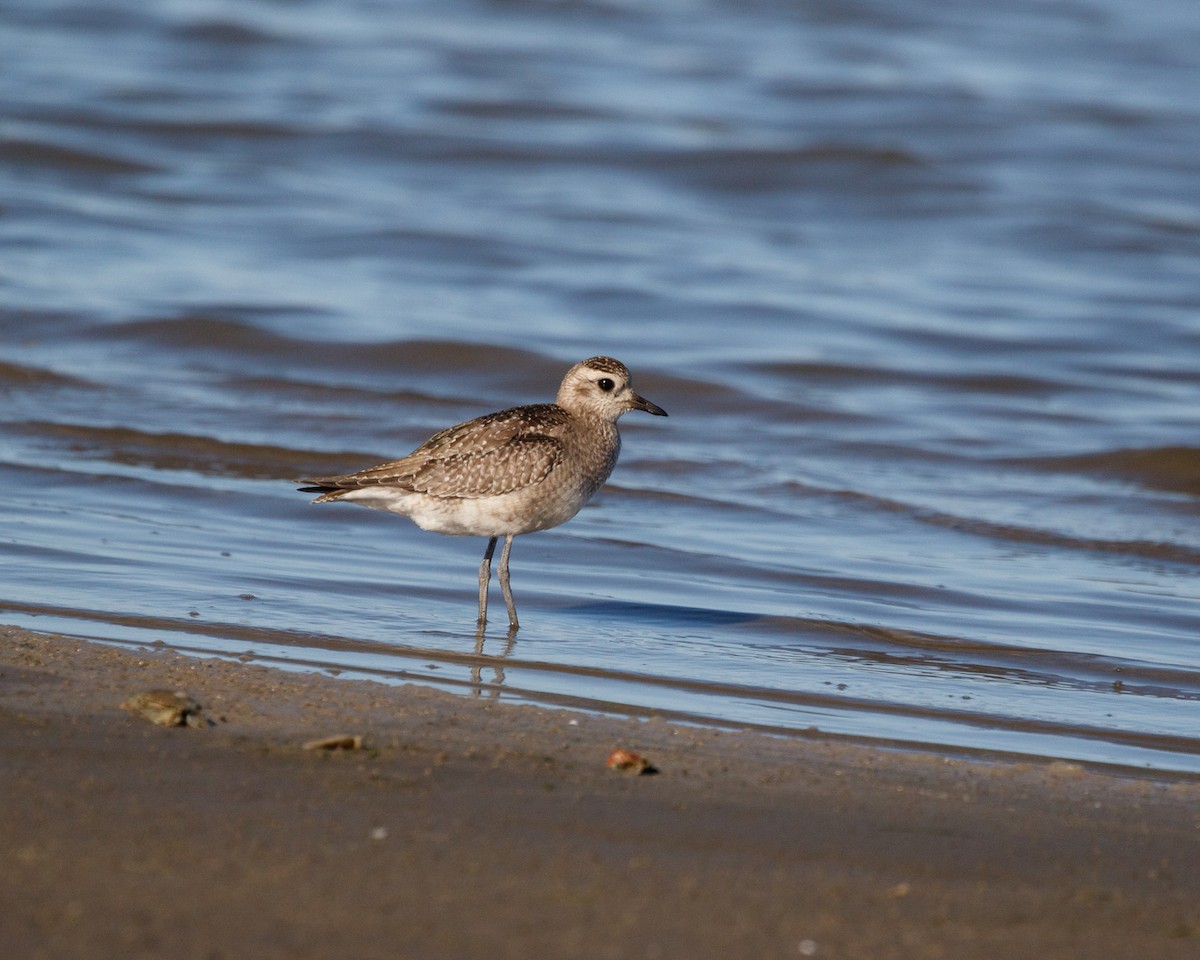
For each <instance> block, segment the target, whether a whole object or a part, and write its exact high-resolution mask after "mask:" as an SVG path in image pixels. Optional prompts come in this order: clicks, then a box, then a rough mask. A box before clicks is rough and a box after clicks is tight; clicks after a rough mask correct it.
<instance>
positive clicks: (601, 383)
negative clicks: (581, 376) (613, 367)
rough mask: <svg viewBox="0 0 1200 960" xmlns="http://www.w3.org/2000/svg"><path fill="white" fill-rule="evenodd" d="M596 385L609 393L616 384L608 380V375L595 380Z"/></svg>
mask: <svg viewBox="0 0 1200 960" xmlns="http://www.w3.org/2000/svg"><path fill="white" fill-rule="evenodd" d="M596 386H598V387H599V388H600V389H601V390H603V391H604V392H605V393H611V392H612V389H613V387H615V386H616V384H615V383H613V382H612V381H611V380H609V379H608V377H605V378H604V379H603V380H597V381H596Z"/></svg>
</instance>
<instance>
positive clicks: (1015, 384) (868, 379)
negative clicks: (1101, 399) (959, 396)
mask: <svg viewBox="0 0 1200 960" xmlns="http://www.w3.org/2000/svg"><path fill="white" fill-rule="evenodd" d="M747 368H748V369H750V370H752V371H753V372H755V373H759V374H763V375H766V376H771V377H777V378H780V379H784V380H789V381H796V382H799V383H808V384H813V383H816V384H820V385H822V386H836V385H843V384H844V385H849V386H852V387H855V388H858V387H862V386H863V385H864V384H867V385H880V386H926V387H933V388H936V389H944V390H951V391H954V392H956V393H958V392H965V393H981V394H995V395H1001V396H1030V397H1045V396H1050V395H1052V394H1056V393H1061V392H1062V391H1064V390H1067V389H1070V385H1068V384H1065V383H1062V382H1060V381H1056V380H1050V379H1047V378H1044V377H1030V376H1022V375H1019V374H1011V373H988V372H981V373H934V372H929V371H925V370H901V369H897V368H894V367H879V366H873V365H860V364H842V363H819V362H812V361H796V362H791V363H789V362H784V363H780V362H769V363H755V364H748V365H747Z"/></svg>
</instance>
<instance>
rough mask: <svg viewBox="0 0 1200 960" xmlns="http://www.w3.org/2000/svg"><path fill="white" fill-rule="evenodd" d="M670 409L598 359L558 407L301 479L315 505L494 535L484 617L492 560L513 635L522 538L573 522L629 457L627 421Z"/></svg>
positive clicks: (581, 369)
mask: <svg viewBox="0 0 1200 960" xmlns="http://www.w3.org/2000/svg"><path fill="white" fill-rule="evenodd" d="M631 410H640V411H643V412H645V413H649V414H652V415H654V416H656V417H665V416H667V411H666V410H664V409H663V408H662V407H660V406H658V405H657V404H655V403H651V402H650V401H649V400H647V399H646V398H645V397H642V396H639V395H638V394H637V393H636V392H635V391H634V389H633V384H632V379H631V377H630V374H629V370H628V368H627V367H626V366H625V364H623V363H621V362H620V361H619V360H614V359H613V358H612V357H602V356H601V357H591V358H590V359H588V360H584V361H582V362H580V363H577V364H575V365H574V366H573V367H571V369H570V370H568V371H567V373H566V376H564V377H563V380H562V384H561V385H560V386H559V388H558V394H557V396H556V397H555V400H554V402H553V403H535V404H528V405H526V406H520V407H511V408H509V409H507V410H500V411H497V412H496V413H488V414H485V415H483V416H481V417H476V418H475V419H473V420H467V421H465V422H464V423H460V424H457V425H455V426H453V427H448V428H446V429H445V430H442V431H440V432H439V433H435V434H434V435H433V436H432V437H430V438H429V439H428V440H426V441H425V442H424V443H423V444H421V445H420V446H419V447H417V448H416V449H415V450H414V451H413V452H412V453H410V454H409V455H408V456H406V457H402V458H401V459H399V460H392V461H389V462H388V463H381V464H379V465H378V466H374V467H368V468H367V469H365V470H359V471H358V472H357V473H349V474H345V475H344V476H336V477H311V478H308V479H302V480H298V481H296V482H297V483H301V484H304V486H302V487H300V488H299V489H300V491H301V492H303V493H316V494H319V496H317V497H316V498H315V499H314V500H313V501H312V502H313V503H332V502H335V501H339V502H348V503H357V504H360V505H361V506H364V507H373V508H375V509H377V510H386V511H388V512H390V513H398V514H401V515H403V516H406V517H409V518H410V519H411V520H412V521H413V522H414V523H416V525H417V526H418V527H420V528H421V529H423V530H431V531H434V532H436V533H442V534H448V535H451V536H483V537H488V544H487V549H486V550H485V551H484V554H483V561H482V563H480V565H479V617H478V620H477V624H478V627H479V629H480V630H481V631H482V629H483V627H484V625H485V624H486V623H487V605H488V587H489V585H490V583H491V567H492V555H493V553H494V552H495V550H496V544H497V542H498V541H499V539H500V538H501V537H503V538H504V547H503V549H502V550H501V552H500V569H499V581H500V592H501V594H502V595H503V596H504V605H505V608H506V609H507V611H508V622H509V632H510V636H511V635H512V634H513V633H515V631H516V630H518V629H519V628H520V622H519V620H518V618H517V608H516V605H515V604H514V602H513V596H512V588H511V586H510V584H509V574H508V562H509V556H510V554H511V552H512V543H513V538H514V537H516V536H519V535H521V534H525V533H536V532H537V531H539V530H548V529H550V528H551V527H557V526H558V525H559V524H562V523H566V522H567V521H568V520H570V519H571V518H572V517H574V516H575V514H577V513H578V512H579V511H580V509H581V508H582V507H583V505H584V504H586V503H587V502H588V501H589V500H590V499H591V498H592V497H593V496H594V495H595V493H596V491H598V490H599V489H600V488H601V487H602V486H603V485H604V482H605V481H606V480H607V479H608V478H609V475H610V474H611V473H612V471H613V467H615V466H616V463H617V456H618V455H619V454H620V452H621V434H620V433H619V432H618V430H617V420H619V419H620V418H621V417H622V416H624V415H625V414H626V413H629V412H630V411H631Z"/></svg>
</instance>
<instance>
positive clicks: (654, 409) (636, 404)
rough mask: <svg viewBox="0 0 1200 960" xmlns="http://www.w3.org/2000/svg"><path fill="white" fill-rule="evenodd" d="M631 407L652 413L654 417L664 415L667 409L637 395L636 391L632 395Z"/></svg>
mask: <svg viewBox="0 0 1200 960" xmlns="http://www.w3.org/2000/svg"><path fill="white" fill-rule="evenodd" d="M633 409H634V410H645V411H646V412H647V413H652V414H654V415H655V416H656V417H665V416H666V415H667V411H666V410H664V409H663V408H662V407H660V406H659V405H658V404H657V403H651V402H650V401H649V400H647V399H646V398H645V397H639V396H638V395H637V394H636V393H635V394H634V395H633Z"/></svg>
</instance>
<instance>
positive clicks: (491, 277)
mask: <svg viewBox="0 0 1200 960" xmlns="http://www.w3.org/2000/svg"><path fill="white" fill-rule="evenodd" d="M0 59H2V62H4V63H5V90H6V101H7V103H6V110H5V118H4V122H3V125H2V126H0V164H3V169H4V171H5V175H4V178H3V184H4V186H3V199H2V208H0V397H2V398H3V401H4V402H3V405H2V406H0V481H2V482H0V491H2V492H0V497H2V498H3V503H4V513H3V516H4V528H3V532H2V533H0V563H2V564H3V571H4V584H3V586H2V587H0V618H3V620H4V621H6V622H11V623H19V624H21V625H25V626H30V627H33V628H40V629H47V630H59V631H63V632H66V633H70V634H76V635H84V636H91V637H98V638H103V639H108V640H112V641H116V642H121V643H130V644H136V643H150V642H155V641H165V642H166V643H168V644H171V645H173V646H178V647H180V648H182V649H188V650H195V651H198V652H207V653H214V652H215V653H222V654H227V655H232V656H252V657H255V658H259V659H261V660H262V661H264V662H283V663H287V664H291V665H294V666H297V667H316V668H318V669H327V670H331V671H337V672H340V673H342V674H344V675H363V674H366V675H371V676H381V677H385V678H392V679H404V680H416V681H419V682H422V683H430V684H437V685H439V686H443V687H446V688H449V689H455V690H460V691H463V692H468V693H475V694H477V695H489V696H501V697H505V698H512V699H521V700H527V701H533V702H540V703H569V704H575V705H584V706H590V707H594V708H602V709H614V710H620V711H626V712H632V713H645V714H654V713H658V714H663V715H669V716H677V717H685V718H693V719H697V720H702V721H706V722H720V723H728V724H734V725H746V726H760V727H763V728H766V729H771V730H781V731H797V732H799V731H805V730H809V729H810V728H816V729H819V730H820V731H822V732H825V733H832V734H841V735H849V736H855V737H862V738H867V739H871V740H878V741H882V742H896V743H919V744H930V745H935V746H938V747H944V748H950V749H979V750H996V751H1009V752H1014V753H1021V754H1029V755H1034V756H1052V757H1064V758H1073V759H1080V760H1086V761H1092V762H1099V763H1111V764H1118V765H1125V766H1129V767H1140V768H1145V767H1149V768H1155V769H1160V770H1172V771H1189V772H1197V771H1200V643H1198V638H1200V589H1198V588H1197V579H1196V574H1197V572H1198V569H1200V526H1198V524H1197V519H1198V517H1200V441H1198V439H1197V428H1196V425H1197V411H1198V410H1200V284H1198V281H1200V181H1198V180H1197V178H1196V174H1195V158H1196V156H1198V155H1200V122H1198V120H1200V117H1198V114H1200V107H1197V104H1196V99H1195V84H1194V78H1195V76H1196V75H1197V73H1196V70H1197V67H1198V66H1200V22H1197V20H1196V18H1195V16H1194V6H1193V4H1192V3H1191V0H1186V2H1185V0H1153V2H1150V3H1147V4H1142V5H1138V6H1137V8H1136V9H1134V8H1132V7H1129V5H1127V4H1123V3H1119V2H1117V0H1079V2H1075V3H1070V4H1041V3H1027V2H1009V3H1003V4H995V3H986V4H985V3H976V2H967V3H961V4H956V5H954V7H953V8H952V9H949V8H946V7H945V5H944V4H932V3H921V2H905V3H903V4H899V5H898V4H895V3H887V4H884V3H872V2H855V3H849V4H847V3H844V2H843V3H838V4H826V3H823V2H816V3H807V4H783V3H770V2H766V3H752V4H745V3H739V4H734V3H715V2H714V3H692V2H683V0H680V2H670V0H668V2H666V3H662V4H656V5H654V7H653V9H650V8H647V7H645V5H634V4H623V3H608V2H591V3H562V4H545V3H537V2H525V3H504V4H500V3H491V4H489V3H450V4H445V3H440V4H436V5H435V4H427V3H421V2H414V3H405V4H400V3H385V2H382V0H351V2H339V3H332V2H329V0H310V2H295V0H286V2H284V0H280V2H273V3H262V2H256V3H246V2H239V3H233V2H224V0H212V2H200V0H193V2H186V0H177V2H161V3H156V4H151V5H146V4H138V3H133V2H131V0H100V2H96V0H89V2H87V3H83V2H79V0H75V2H53V0H52V2H46V0H38V2H36V3H34V2H33V0H16V2H13V3H9V4H6V5H5V7H4V8H3V10H0ZM597 353H609V354H612V355H614V356H617V357H619V358H620V359H622V360H624V361H625V362H626V363H627V364H628V365H629V366H630V367H631V368H632V369H633V371H634V376H635V382H636V385H637V388H638V389H639V391H640V392H642V393H643V394H645V395H646V396H647V397H649V398H650V399H652V400H654V401H655V402H657V403H660V404H661V405H662V406H664V407H665V408H666V409H667V410H669V411H670V414H671V416H670V418H669V419H667V420H659V419H655V418H650V417H643V416H639V415H637V414H632V415H630V416H629V417H627V418H626V419H625V420H623V421H622V429H623V432H624V436H625V449H624V453H623V455H622V462H621V463H620V465H619V466H618V468H617V471H616V473H615V474H614V477H613V479H612V481H611V482H610V484H609V485H608V487H606V489H605V490H604V491H603V492H602V494H601V495H600V496H599V497H598V498H597V500H596V501H594V503H593V504H592V505H591V506H589V507H588V508H587V509H585V510H584V511H583V512H582V513H581V514H580V515H579V516H578V517H577V518H576V519H575V520H573V521H572V522H571V523H569V524H567V525H565V526H563V527H560V528H558V529H556V530H553V531H549V532H547V533H543V534H539V535H537V536H534V537H528V538H522V539H520V540H518V541H517V544H516V547H515V549H514V552H513V585H514V590H515V591H516V594H517V602H518V606H519V608H520V610H521V614H522V629H521V631H520V632H519V634H517V636H516V637H515V638H513V642H511V643H509V642H506V638H505V636H504V630H503V628H502V627H499V626H498V627H496V628H495V629H493V630H492V631H490V632H489V634H488V636H487V637H486V638H485V640H484V642H483V643H482V644H481V645H477V642H476V637H475V630H474V615H475V598H474V589H475V571H476V567H477V565H478V562H479V558H480V556H481V554H482V550H483V546H484V543H483V541H482V540H481V539H474V538H469V539H461V538H443V537H437V536H434V535H432V534H428V533H424V532H422V531H420V530H418V529H416V528H415V527H414V526H412V525H411V524H409V523H408V522H407V521H403V520H400V519H397V518H392V517H388V516H386V515H383V514H378V513H375V512H372V511H366V510H361V509H357V508H353V507H350V506H341V505H332V506H328V507H321V508H317V507H312V506H310V505H309V504H308V503H307V498H306V497H305V496H304V495H302V494H298V493H296V492H295V491H294V489H293V488H292V486H291V485H289V483H288V482H286V481H287V478H291V477H296V476H303V475H306V474H313V473H325V472H343V471H348V470H352V469H357V468H359V467H363V466H366V465H369V464H372V463H375V462H378V461H380V460H384V459H390V458H393V457H395V456H399V455H401V454H403V453H406V452H407V451H408V450H409V449H411V448H412V447H413V446H415V445H416V444H417V443H419V442H420V441H421V440H423V439H425V438H426V437H427V436H428V435H429V434H430V433H432V432H433V431H434V430H437V429H439V428H441V427H444V426H447V425H449V424H451V423H454V422H457V421H459V420H463V419H467V418H469V417H472V416H475V415H477V414H480V413H483V412H486V411H489V410H493V409H498V408H501V407H505V406H509V405H512V404H516V403H525V402H539V401H543V400H547V399H549V398H550V397H551V396H552V395H553V392H554V390H555V388H556V386H557V383H558V380H559V379H560V378H561V376H562V373H563V372H564V371H565V369H566V367H567V366H569V365H570V364H571V363H573V362H575V361H576V360H579V359H582V358H584V357H586V356H590V355H593V354H597ZM495 602H498V597H496V598H495Z"/></svg>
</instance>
